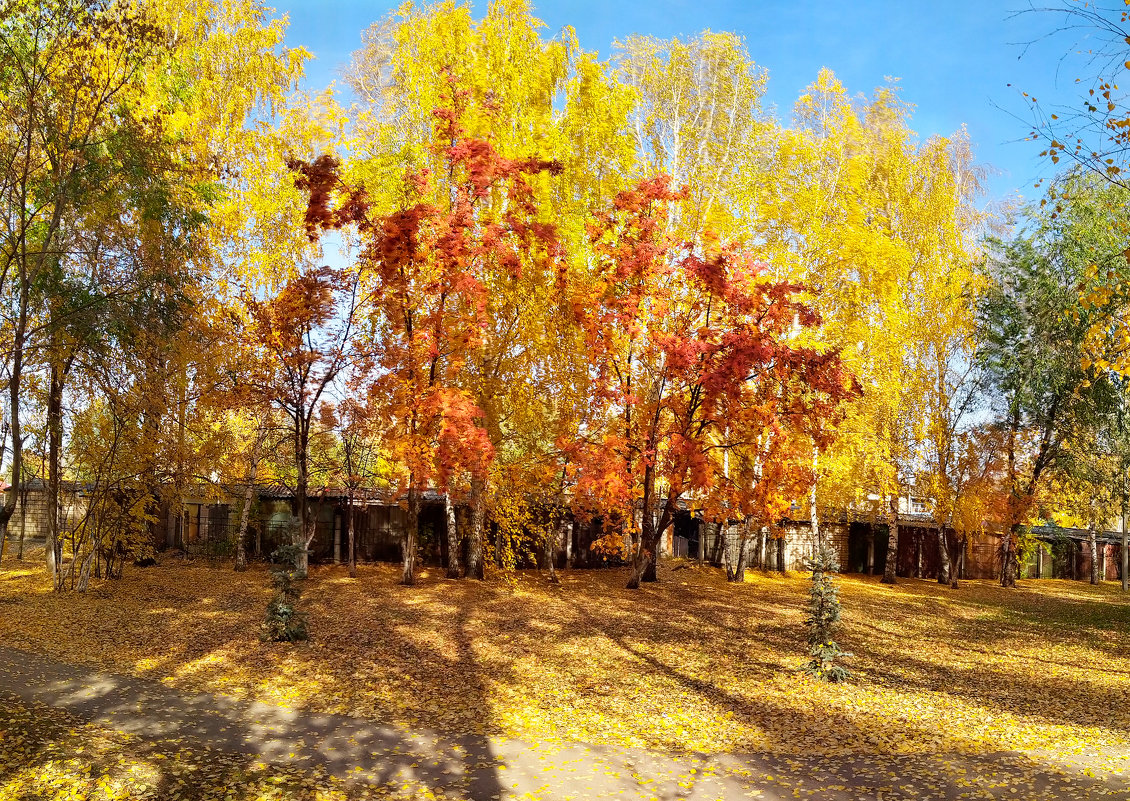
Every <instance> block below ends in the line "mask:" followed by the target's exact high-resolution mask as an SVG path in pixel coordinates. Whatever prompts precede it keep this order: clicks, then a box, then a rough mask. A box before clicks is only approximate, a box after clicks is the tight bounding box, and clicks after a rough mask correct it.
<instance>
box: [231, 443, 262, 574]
mask: <svg viewBox="0 0 1130 801" xmlns="http://www.w3.org/2000/svg"><path fill="white" fill-rule="evenodd" d="M259 449H260V437H259V436H256V438H255V444H254V445H253V446H252V449H251V462H250V463H249V464H248V465H247V488H246V489H245V490H244V491H243V510H242V511H241V512H240V513H239V532H238V533H237V534H236V540H235V569H236V570H237V571H239V572H242V571H244V570H246V569H247V524H248V523H249V522H250V520H251V503H252V501H253V500H254V499H255V478H256V476H257V475H258V472H259Z"/></svg>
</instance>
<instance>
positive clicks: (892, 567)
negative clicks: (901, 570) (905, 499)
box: [880, 493, 899, 584]
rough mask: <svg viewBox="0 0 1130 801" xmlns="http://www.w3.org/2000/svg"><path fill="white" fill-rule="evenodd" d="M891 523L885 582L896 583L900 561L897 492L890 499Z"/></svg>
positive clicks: (884, 573)
mask: <svg viewBox="0 0 1130 801" xmlns="http://www.w3.org/2000/svg"><path fill="white" fill-rule="evenodd" d="M889 522H890V525H889V527H888V528H889V533H888V535H887V563H886V565H884V567H883V578H882V579H880V581H881V582H882V583H883V584H894V583H895V573H896V572H897V571H898V563H899V496H898V493H895V494H894V495H892V496H891V499H890V521H889Z"/></svg>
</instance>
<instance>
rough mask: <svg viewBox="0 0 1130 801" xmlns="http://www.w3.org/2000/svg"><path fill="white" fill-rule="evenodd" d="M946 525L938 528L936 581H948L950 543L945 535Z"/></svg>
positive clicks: (940, 582)
mask: <svg viewBox="0 0 1130 801" xmlns="http://www.w3.org/2000/svg"><path fill="white" fill-rule="evenodd" d="M946 528H947V526H946V525H943V526H941V527H940V528H939V529H938V583H939V584H949V583H950V544H949V539H948V538H947V537H946Z"/></svg>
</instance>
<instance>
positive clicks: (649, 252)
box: [573, 176, 853, 588]
mask: <svg viewBox="0 0 1130 801" xmlns="http://www.w3.org/2000/svg"><path fill="white" fill-rule="evenodd" d="M681 197H682V194H681V193H679V192H676V191H674V190H672V188H671V186H670V179H669V178H668V177H666V176H663V177H660V178H656V179H653V180H651V181H645V182H643V183H641V184H640V185H639V186H638V187H636V188H634V189H631V190H627V191H625V192H622V193H621V194H620V195H619V196H618V197H617V199H616V202H615V205H614V207H613V208H612V209H611V210H609V211H608V212H605V213H604V214H602V215H601V216H600V217H599V218H598V220H597V222H596V223H595V224H594V225H593V228H592V230H593V239H594V250H595V252H596V254H597V259H598V262H597V269H596V272H595V277H596V280H595V281H594V282H593V283H592V284H591V285H588V286H583V287H580V288H579V289H578V293H579V294H578V295H577V296H576V297H575V298H574V300H573V303H574V307H575V309H576V313H577V314H578V316H579V317H580V318H581V320H582V325H584V327H585V331H586V344H587V348H588V353H589V359H590V361H591V363H592V370H593V373H594V375H595V377H596V378H595V382H594V388H593V397H594V399H595V400H596V401H598V403H594V404H593V409H594V411H596V412H597V414H598V415H599V417H596V418H590V419H589V420H587V421H586V425H585V428H584V429H583V430H582V431H583V433H582V437H581V438H580V439H579V441H578V442H577V444H576V446H575V448H574V450H575V454H576V457H575V458H576V461H577V464H578V467H577V469H578V474H579V478H578V493H579V494H580V496H581V497H588V498H592V499H593V500H594V501H595V504H594V505H595V506H596V507H597V508H600V509H603V510H609V511H611V510H616V511H618V512H619V514H620V516H621V518H622V519H623V520H624V521H625V523H626V525H627V528H628V531H629V533H630V536H629V538H628V539H629V542H628V547H627V553H628V556H629V558H630V560H631V564H632V572H631V576H630V578H629V582H628V586H629V587H631V588H638V587H639V584H640V582H641V581H643V580H645V579H646V580H654V577H655V560H656V558H657V556H658V553H657V551H658V541H659V537H660V535H661V534H662V532H663V531H664V530H665V529H666V528H667V526H668V525H669V524H670V523H672V522H673V520H674V515H675V512H676V510H677V509H678V508H679V502H680V500H681V499H682V498H683V497H685V496H693V497H695V499H696V501H697V502H699V503H701V504H703V505H704V506H705V507H706V508H707V510H708V514H709V516H710V517H711V518H713V519H718V520H722V521H726V520H727V519H731V518H738V519H742V518H744V516H745V515H749V514H752V515H755V516H756V517H758V518H759V519H772V514H773V511H774V509H773V507H774V505H775V504H779V503H780V499H779V498H777V497H774V496H772V495H771V494H770V495H769V496H768V497H766V496H765V495H759V494H758V493H757V492H756V489H757V488H758V485H757V478H758V476H757V468H758V465H757V459H756V457H752V458H745V459H743V458H741V457H742V456H745V455H747V454H748V453H749V450H750V449H749V448H748V445H749V444H750V441H751V440H752V439H754V438H755V437H757V435H758V433H759V432H764V431H767V430H769V431H775V430H779V429H785V428H789V429H792V430H794V431H797V432H800V433H803V434H807V435H809V436H813V437H817V438H822V437H823V430H824V427H825V425H826V424H827V422H828V420H829V419H830V418H831V416H832V415H833V413H834V411H835V409H836V406H837V404H838V403H839V402H840V401H841V400H843V399H844V398H846V397H848V396H849V395H850V394H852V392H853V389H852V382H851V379H850V378H849V377H848V376H847V375H846V374H845V373H844V372H843V370H842V367H841V363H840V360H839V356H838V354H836V353H835V352H825V353H820V352H818V351H816V350H813V349H811V348H805V347H800V346H797V345H796V344H795V341H794V337H795V332H796V331H797V330H799V329H804V328H809V327H812V326H815V325H817V324H818V323H819V316H818V315H817V314H816V313H815V312H814V311H813V310H812V309H811V308H810V307H808V306H806V305H805V304H803V303H801V302H799V301H798V300H797V299H796V298H795V297H794V296H795V295H796V294H797V292H798V290H799V287H797V286H795V285H792V284H787V283H781V282H771V281H766V280H764V278H763V272H764V267H763V266H762V265H760V264H758V263H757V262H755V261H754V260H753V258H752V256H751V255H750V254H749V253H748V252H746V251H743V250H739V249H737V248H730V247H716V248H714V249H712V250H711V251H709V252H707V253H700V252H698V251H697V250H696V249H695V248H693V247H691V246H689V245H679V244H677V243H676V242H674V241H672V240H671V239H670V238H668V237H667V236H666V234H665V227H666V215H667V212H668V208H669V206H670V204H672V203H673V202H677V201H678V200H679V199H680V198H681ZM731 457H732V460H731ZM728 460H729V463H728ZM758 501H761V502H762V503H764V504H766V505H767V506H768V507H769V508H760V509H755V508H754V506H755V504H757V502H758ZM776 511H778V512H779V511H780V509H779V508H778V509H776ZM637 521H638V522H637Z"/></svg>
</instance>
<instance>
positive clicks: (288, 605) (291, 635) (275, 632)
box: [261, 545, 308, 642]
mask: <svg viewBox="0 0 1130 801" xmlns="http://www.w3.org/2000/svg"><path fill="white" fill-rule="evenodd" d="M296 551H297V549H296V548H295V546H293V545H284V546H283V547H281V548H279V549H278V550H277V551H275V552H274V553H272V554H271V580H272V581H273V582H274V585H275V595H274V597H273V598H271V602H270V603H269V604H268V605H267V616H266V618H265V619H264V620H263V626H262V634H261V637H262V639H263V641H264V642H299V641H301V640H305V639H306V638H307V636H308V632H307V629H306V613H305V612H303V611H301V610H300V609H299V608H298V600H299V598H300V597H301V595H302V589H301V587H300V586H298V585H297V583H296V582H295V579H294V563H295V556H296Z"/></svg>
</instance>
